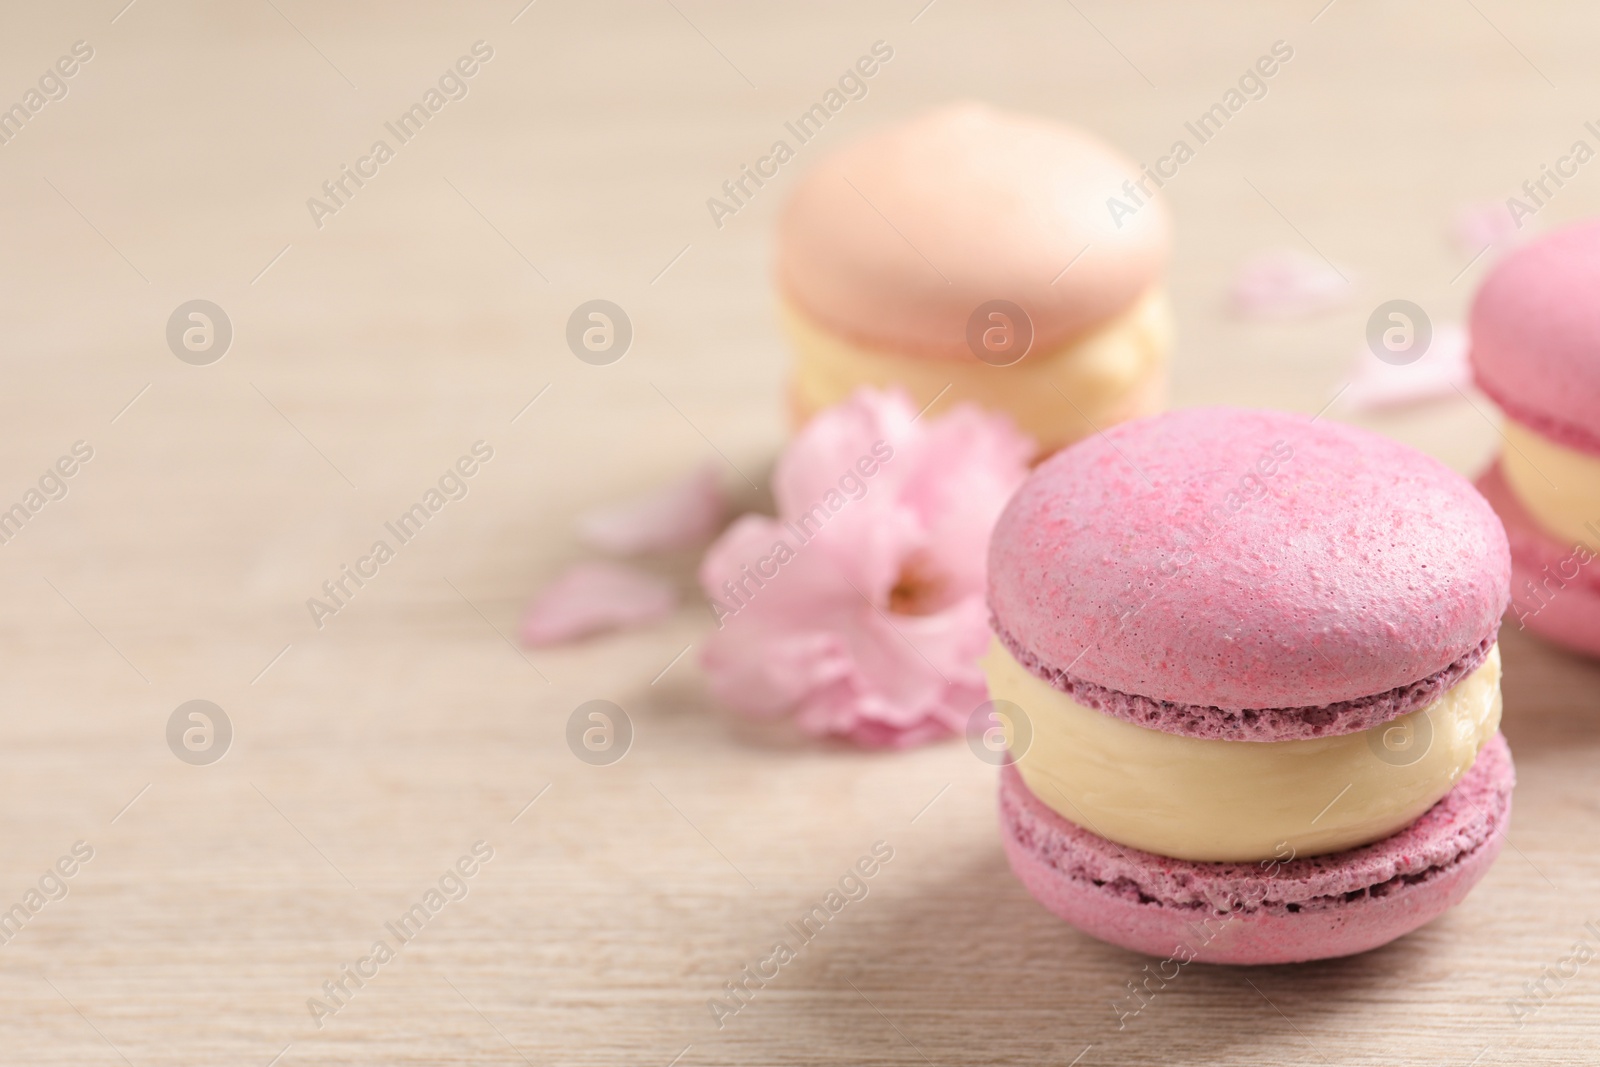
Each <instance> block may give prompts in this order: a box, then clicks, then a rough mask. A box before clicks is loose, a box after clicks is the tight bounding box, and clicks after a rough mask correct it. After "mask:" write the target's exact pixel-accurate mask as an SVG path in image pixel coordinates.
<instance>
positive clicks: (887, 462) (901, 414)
mask: <svg viewBox="0 0 1600 1067" xmlns="http://www.w3.org/2000/svg"><path fill="white" fill-rule="evenodd" d="M1033 451H1034V445H1033V442H1032V441H1030V440H1028V439H1027V438H1026V437H1024V436H1023V435H1022V434H1021V433H1019V432H1018V431H1017V430H1016V429H1014V428H1013V427H1012V425H1011V423H1010V422H1009V420H1007V419H1006V418H1005V417H1004V416H1000V415H992V414H986V413H984V412H982V411H980V410H979V409H977V408H975V407H972V406H970V405H962V406H959V407H957V408H955V409H954V410H952V411H951V412H950V413H949V414H947V415H944V416H942V417H940V418H937V419H929V420H926V421H923V420H920V419H918V418H917V410H916V408H914V407H913V406H912V404H911V402H910V400H909V399H908V398H907V397H906V395H905V394H904V393H903V392H901V391H900V390H898V389H896V390H893V391H891V392H877V391H874V390H870V389H861V390H858V391H857V392H856V393H855V394H854V395H853V396H852V397H851V398H850V399H849V400H847V401H845V402H844V403H842V404H840V405H838V406H837V407H833V408H829V409H827V410H826V411H823V412H821V413H819V414H818V415H817V416H816V417H815V418H813V419H812V420H811V421H810V422H809V423H808V424H807V425H806V427H805V428H804V429H803V430H801V432H800V434H799V435H798V436H797V437H796V438H795V439H794V441H793V442H791V443H790V445H789V447H788V448H787V449H786V450H785V451H784V453H783V455H782V456H781V457H779V459H778V463H777V467H776V469H775V470H774V472H773V495H774V496H775V498H776V500H777V506H778V515H777V517H776V518H769V517H767V516H764V515H745V516H744V517H742V518H740V519H739V520H738V521H737V522H735V523H734V524H733V526H731V527H730V528H729V529H728V530H727V531H726V532H725V533H724V534H723V535H722V537H721V538H720V539H719V540H718V541H717V542H716V543H715V544H713V545H712V546H711V548H710V550H709V551H708V552H707V553H706V557H705V560H704V561H703V562H702V563H701V566H700V585H701V588H702V589H704V591H705V593H706V595H707V596H708V597H709V598H710V599H711V606H712V611H713V613H714V614H715V615H716V617H717V623H718V629H717V632H716V633H714V634H713V635H712V637H711V639H710V641H709V643H708V645H707V647H706V649H705V651H704V653H703V655H702V662H703V663H704V666H705V669H706V671H707V673H708V675H709V676H710V680H711V686H712V689H713V691H714V692H715V693H716V694H717V696H718V698H720V699H721V700H722V701H724V702H725V703H727V704H729V705H730V706H732V707H734V708H737V709H738V710H740V711H743V712H746V713H748V714H751V715H756V716H779V715H784V714H789V713H793V714H794V715H795V716H796V719H797V722H798V723H799V725H800V728H801V729H803V730H804V731H806V732H807V733H810V734H813V735H817V736H827V735H831V736H840V737H847V738H850V739H851V740H853V741H855V742H857V743H858V744H863V745H875V746H894V747H905V746H910V745H915V744H920V743H922V742H924V741H930V740H933V739H936V738H940V737H945V736H947V735H949V734H952V733H955V732H957V731H959V730H961V729H962V728H963V726H964V724H965V722H966V719H967V717H968V716H969V715H970V714H971V713H972V710H973V709H974V708H976V707H977V706H978V705H979V704H981V703H982V702H983V701H984V700H986V699H987V693H986V689H985V685H984V679H983V674H982V672H981V671H980V670H979V669H978V657H979V656H981V655H982V654H983V652H984V650H985V648H986V647H987V646H988V642H989V628H988V613H987V610H986V609H985V607H984V568H985V563H986V556H987V553H988V544H989V532H990V530H991V528H992V527H993V526H994V522H995V519H996V518H998V517H999V514H1000V509H1001V508H1002V507H1003V506H1004V505H1005V503H1006V501H1007V500H1008V499H1009V498H1010V496H1011V493H1012V491H1013V490H1014V489H1016V487H1017V486H1018V485H1019V484H1020V483H1021V482H1022V479H1023V477H1024V476H1025V475H1026V474H1027V471H1028V460H1029V458H1030V457H1031V456H1032V454H1033Z"/></svg>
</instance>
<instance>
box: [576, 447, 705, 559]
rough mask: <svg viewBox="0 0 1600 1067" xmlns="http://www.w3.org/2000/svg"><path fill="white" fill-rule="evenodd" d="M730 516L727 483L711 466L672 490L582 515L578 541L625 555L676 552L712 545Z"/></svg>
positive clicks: (678, 483) (681, 482)
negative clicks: (724, 485) (707, 543)
mask: <svg viewBox="0 0 1600 1067" xmlns="http://www.w3.org/2000/svg"><path fill="white" fill-rule="evenodd" d="M727 513H728V498H727V494H726V493H724V492H723V489H722V481H721V479H719V478H718V477H717V469H716V467H715V466H714V465H712V464H707V465H706V466H703V467H701V468H700V469H699V470H697V471H695V472H694V473H693V474H691V475H689V476H688V477H687V478H683V479H680V480H679V481H676V482H673V483H672V484H671V485H666V486H662V487H661V488H659V489H655V490H652V491H650V492H648V493H644V494H642V495H640V496H637V497H634V498H633V499H632V500H625V501H623V502H621V503H618V504H613V505H610V506H608V507H604V508H596V509H595V510H593V511H590V512H587V513H586V514H584V515H580V516H579V517H578V536H579V537H580V538H581V539H582V540H583V541H584V542H585V543H586V544H588V545H591V546H593V547H595V548H598V549H600V550H601V551H602V552H610V553H613V554H615V555H619V556H636V555H639V554H641V553H645V552H670V551H673V550H675V549H681V548H692V547H694V546H695V545H698V544H701V543H703V542H705V541H707V540H709V539H710V538H711V536H712V535H713V534H715V533H716V532H717V530H718V529H720V528H721V526H722V523H723V520H724V518H725V517H726V516H727Z"/></svg>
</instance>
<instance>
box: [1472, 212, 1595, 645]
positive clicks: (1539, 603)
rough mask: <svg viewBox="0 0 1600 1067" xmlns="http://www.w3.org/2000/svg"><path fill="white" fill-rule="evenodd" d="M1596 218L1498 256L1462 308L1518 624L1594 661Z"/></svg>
mask: <svg viewBox="0 0 1600 1067" xmlns="http://www.w3.org/2000/svg"><path fill="white" fill-rule="evenodd" d="M1597 291H1600V220H1592V221H1589V222H1584V223H1579V224H1578V225H1574V226H1568V227H1566V228H1564V229H1560V230H1557V231H1555V232H1554V233H1551V234H1547V235H1545V236H1544V237H1541V238H1539V239H1538V240H1535V241H1532V242H1530V243H1529V244H1527V245H1524V246H1523V247H1522V248H1519V249H1517V250H1516V251H1514V252H1512V253H1510V254H1509V255H1507V256H1506V257H1505V258H1504V259H1502V260H1501V261H1500V262H1499V263H1498V264H1496V265H1495V268H1494V270H1493V271H1491V272H1490V273H1489V276H1488V277H1487V278H1486V279H1485V280H1484V283H1483V285H1482V286H1481V287H1480V288H1479V290H1478V294H1477V297H1476V298H1475V300H1474V301H1473V306H1472V350H1471V360H1472V370H1473V376H1474V378H1475V379H1476V381H1477V384H1478V386H1479V388H1481V389H1482V390H1483V391H1484V392H1485V393H1487V394H1488V395H1489V396H1490V397H1491V398H1492V399H1493V400H1494V401H1495V403H1497V404H1498V405H1499V406H1500V409H1501V410H1502V411H1503V412H1504V413H1505V417H1506V424H1505V427H1504V430H1503V434H1502V435H1503V437H1504V439H1505V442H1506V445H1505V447H1504V448H1503V449H1502V451H1501V454H1500V456H1499V457H1498V458H1497V460H1496V461H1495V463H1494V465H1493V466H1492V467H1491V469H1490V470H1489V471H1488V472H1487V473H1485V474H1484V475H1483V477H1482V478H1481V479H1480V480H1479V483H1478V485H1479V488H1480V489H1482V491H1483V494H1484V495H1485V496H1486V497H1488V498H1489V500H1490V502H1491V503H1492V504H1493V505H1494V507H1495V510H1496V511H1498V512H1499V513H1500V518H1501V519H1502V520H1503V521H1504V522H1505V525H1506V530H1507V532H1508V534H1509V535H1510V538H1511V557H1512V561H1513V574H1512V586H1511V595H1512V603H1511V612H1512V615H1513V616H1514V617H1515V619H1516V622H1517V625H1518V626H1519V627H1524V628H1527V629H1530V630H1533V631H1534V632H1535V633H1537V634H1539V635H1540V636H1542V637H1544V638H1546V639H1548V640H1550V641H1552V642H1554V643H1556V644H1559V645H1562V646H1565V647H1566V648H1569V649H1573V650H1575V651H1578V652H1584V653H1587V654H1589V655H1591V656H1600V301H1597V300H1596V299H1595V295H1594V294H1595V293H1596V292H1597Z"/></svg>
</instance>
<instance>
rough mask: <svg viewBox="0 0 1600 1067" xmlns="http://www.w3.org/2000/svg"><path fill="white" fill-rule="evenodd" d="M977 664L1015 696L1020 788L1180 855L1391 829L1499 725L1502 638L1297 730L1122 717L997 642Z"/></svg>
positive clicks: (1323, 847)
mask: <svg viewBox="0 0 1600 1067" xmlns="http://www.w3.org/2000/svg"><path fill="white" fill-rule="evenodd" d="M983 666H984V671H985V673H986V674H987V675H988V678H989V694H990V697H991V698H992V699H994V700H996V701H1009V702H1010V703H1011V704H1014V705H1016V706H1017V707H1018V708H1020V709H1022V710H1021V713H1020V714H1017V713H1015V712H1013V713H1012V714H1010V715H1007V714H1005V713H1004V711H1005V710H1009V709H1003V708H1002V714H1001V715H1000V716H999V717H1000V718H1001V720H1002V722H1003V723H1004V725H1005V732H1006V739H1007V744H1008V746H1010V749H1011V753H1012V755H1013V757H1014V758H1016V762H1017V769H1018V770H1019V771H1021V773H1022V778H1023V781H1024V782H1026V783H1027V785H1028V788H1029V790H1031V791H1032V792H1033V794H1034V795H1035V796H1036V797H1038V798H1039V799H1040V800H1041V801H1043V802H1044V803H1045V804H1047V805H1049V806H1050V807H1051V808H1053V809H1055V810H1056V811H1057V812H1059V813H1060V814H1061V816H1062V817H1063V818H1065V819H1067V820H1069V821H1071V822H1073V823H1076V824H1077V825H1078V826H1081V827H1083V828H1084V829H1086V830H1089V831H1090V832H1092V833H1095V834H1098V835H1100V836H1101V837H1104V838H1107V839H1108V840H1111V841H1115V842H1117V843H1119V844H1122V845H1128V846H1130V847H1133V848H1139V849H1143V850H1145V851H1147V852H1153V853H1155V854H1157V855H1159V856H1171V857H1174V858H1176V859H1185V860H1202V861H1222V860H1231V861H1249V860H1270V859H1285V858H1287V857H1288V856H1290V855H1295V856H1314V855H1318V854H1321V853H1327V852H1337V851H1340V850H1341V849H1346V848H1353V847H1355V846H1356V845H1363V844H1367V843H1369V842H1372V841H1377V840H1379V839H1381V838H1384V837H1387V836H1388V835H1390V834H1392V833H1394V832H1395V831H1396V830H1399V829H1400V828H1401V827H1403V826H1406V825H1408V824H1409V823H1411V822H1413V821H1415V820H1416V818H1417V817H1418V816H1419V815H1421V814H1422V813H1423V812H1425V811H1427V810H1428V808H1429V807H1431V806H1432V805H1433V804H1434V803H1435V802H1436V801H1438V800H1439V799H1440V798H1441V797H1443V796H1444V795H1445V794H1446V793H1448V792H1449V791H1450V789H1451V787H1452V786H1454V785H1455V783H1456V781H1457V780H1458V779H1459V778H1460V777H1461V776H1462V775H1463V774H1465V773H1466V772H1467V770H1468V769H1470V768H1471V766H1472V764H1473V761H1474V760H1476V759H1477V756H1478V750H1479V749H1480V748H1482V747H1483V745H1484V743H1485V742H1486V741H1488V740H1489V738H1490V737H1492V736H1494V733H1495V731H1496V730H1497V729H1498V728H1499V726H1500V649H1499V646H1496V647H1495V648H1493V649H1491V650H1490V652H1489V658H1488V659H1487V660H1485V661H1484V663H1483V665H1482V666H1481V667H1479V668H1478V669H1477V670H1476V671H1474V672H1473V673H1471V674H1469V675H1468V676H1467V677H1465V678H1463V679H1462V680H1461V681H1460V682H1458V683H1457V684H1456V685H1455V686H1453V687H1452V688H1450V689H1449V690H1447V691H1446V692H1444V693H1443V694H1441V695H1440V697H1439V698H1438V699H1437V700H1435V701H1434V702H1433V703H1431V704H1429V705H1427V706H1426V707H1423V708H1420V709H1418V710H1417V711H1414V712H1411V713H1410V714H1407V715H1403V716H1401V717H1400V718H1398V719H1393V720H1391V721H1389V722H1386V723H1382V724H1380V725H1378V726H1375V727H1373V728H1372V729H1370V730H1365V731H1362V732H1360V733H1354V734H1343V735H1340V736H1338V737H1318V738H1311V739H1307V740H1298V741H1215V740H1208V739H1204V738H1196V737H1183V736H1180V735H1178V734H1167V733H1162V732H1160V731H1158V730H1151V729H1148V728H1146V727H1143V726H1136V725H1134V724H1132V723H1128V722H1123V721H1122V720H1121V719H1114V718H1112V717H1111V716H1109V715H1106V714H1103V713H1102V712H1099V711H1095V710H1094V709H1092V708H1086V707H1084V706H1082V705H1081V704H1078V703H1077V702H1075V701H1074V700H1072V698H1071V697H1069V696H1067V695H1066V694H1065V693H1063V692H1061V691H1060V690H1058V689H1055V688H1053V687H1051V686H1050V685H1048V684H1047V683H1045V682H1043V681H1041V680H1040V679H1038V678H1037V677H1035V676H1034V675H1033V674H1030V673H1029V672H1028V671H1027V670H1026V669H1025V668H1023V667H1022V666H1021V665H1020V664H1018V663H1017V661H1016V660H1015V659H1013V658H1012V656H1011V654H1010V653H1009V652H1007V651H1006V649H1005V648H1004V647H1003V646H1001V645H1000V644H999V642H995V643H994V645H993V647H992V648H991V649H990V652H989V654H988V656H987V657H986V659H985V660H984V665H983ZM1009 720H1022V721H1009ZM1030 735H1031V737H1030Z"/></svg>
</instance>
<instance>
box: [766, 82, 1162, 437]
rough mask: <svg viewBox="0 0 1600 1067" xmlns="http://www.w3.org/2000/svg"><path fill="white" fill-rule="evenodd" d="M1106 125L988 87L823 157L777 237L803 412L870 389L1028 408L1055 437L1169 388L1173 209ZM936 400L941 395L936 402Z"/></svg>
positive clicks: (1028, 415)
mask: <svg viewBox="0 0 1600 1067" xmlns="http://www.w3.org/2000/svg"><path fill="white" fill-rule="evenodd" d="M1141 180H1143V176H1142V175H1141V174H1140V171H1139V168H1138V167H1137V166H1135V165H1134V164H1133V163H1131V162H1130V161H1128V160H1127V159H1125V158H1123V157H1122V156H1120V155H1118V154H1117V153H1115V152H1113V151H1112V150H1111V149H1110V148H1108V147H1106V146H1105V145H1104V144H1102V143H1100V142H1099V141H1098V140H1096V139H1094V138H1093V137H1090V136H1089V135H1087V134H1085V133H1082V132H1080V131H1077V130H1074V129H1072V128H1071V127H1068V126H1063V125H1061V124H1058V123H1055V122H1051V121H1048V120H1045V119H1039V118H1033V117H1028V116H1022V115H1012V114H1006V113H1004V112H1001V111H997V110H994V109H992V108H988V107H984V106H980V105H977V104H958V105H954V106H949V107H944V108H940V109H938V110H935V111H932V112H929V113H927V114H925V115H923V116H921V117H919V118H916V119H914V120H912V121H910V122H907V123H905V124H904V125H901V126H897V127H893V128H890V129H888V130H885V131H883V132H881V133H878V134H875V135H873V136H871V137H868V138H867V139H865V140H862V141H860V142H857V143H856V144H854V145H852V146H850V147H848V148H845V149H844V150H842V151H840V152H837V153H835V154H834V155H832V156H830V157H829V158H827V159H825V160H823V161H822V162H821V163H820V164H819V165H818V166H817V167H816V169H815V170H813V171H812V172H811V173H810V174H809V175H808V176H807V177H806V178H805V179H804V180H803V181H802V182H801V183H800V185H799V186H798V187H797V189H796V190H795V192H794V195H793V197H792V199H791V200H790V201H789V203H788V205H787V207H786V209H785V211H784V212H783V215H782V218H781V221H780V223H779V228H778V236H777V283H778V289H779V294H778V295H779V304H780V312H781V315H782V318H783V321H784V324H785V326H786V328H787V331H788V333H789V335H790V337H791V339H792V342H793V346H794V349H795V364H794V369H793V373H792V375H791V378H790V406H791V410H792V412H793V415H794V418H795V420H796V421H797V422H803V421H804V420H806V419H807V418H809V417H810V416H811V415H812V414H813V413H815V412H816V411H818V410H820V409H822V408H824V407H827V406H830V405H832V404H836V403H838V402H839V401H841V400H843V399H844V398H845V397H846V396H848V395H849V394H850V393H851V392H853V391H854V390H855V389H856V388H857V387H858V386H862V385H874V386H886V385H890V384H897V385H900V386H902V387H903V388H905V389H906V390H907V391H908V392H909V393H910V394H911V395H912V397H913V398H914V399H915V400H916V402H917V404H918V406H919V407H921V406H923V405H929V404H934V407H932V408H931V409H930V411H931V412H932V413H934V414H937V413H938V412H939V411H941V410H943V409H944V408H947V407H949V406H951V405H953V404H956V403H959V402H961V401H970V402H974V403H977V404H979V405H981V406H983V407H986V408H989V409H992V410H996V411H1002V412H1005V413H1007V414H1009V415H1010V416H1011V417H1012V419H1013V420H1014V421H1015V422H1016V423H1017V424H1018V426H1019V427H1020V428H1021V429H1022V430H1023V432H1025V433H1028V434H1030V435H1031V436H1032V437H1033V438H1034V439H1035V440H1036V441H1037V442H1038V443H1039V445H1040V449H1041V452H1049V451H1053V450H1055V449H1057V448H1060V447H1061V446H1063V445H1066V444H1069V443H1071V442H1072V441H1076V440H1078V439H1080V438H1082V437H1084V436H1086V435H1088V434H1090V433H1092V432H1093V431H1094V429H1095V428H1097V427H1098V428H1104V427H1106V426H1109V425H1111V424H1113V423H1116V422H1121V421H1123V420H1125V419H1129V418H1135V417H1138V416H1142V415H1147V414H1151V413H1153V412H1156V411H1159V410H1161V408H1162V406H1163V404H1164V397H1165V384H1166V355H1167V349H1168V346H1169V337H1170V324H1169V313H1168V306H1167V299H1166V296H1165V294H1164V291H1163V289H1162V284H1161V281H1162V271H1163V269H1164V267H1165V264H1166V259H1167V246H1168V236H1167V218H1166V213H1165V210H1164V208H1163V207H1162V204H1161V203H1160V201H1159V200H1141V202H1140V206H1139V208H1138V209H1137V210H1136V211H1135V212H1134V213H1132V214H1131V215H1128V214H1119V217H1118V218H1117V219H1115V220H1113V218H1112V215H1111V213H1110V212H1109V211H1108V210H1107V206H1106V202H1107V199H1108V198H1110V197H1112V196H1124V195H1125V193H1124V187H1125V186H1126V185H1128V184H1129V183H1133V182H1138V181H1141ZM935 401H937V403H936V404H935Z"/></svg>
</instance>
